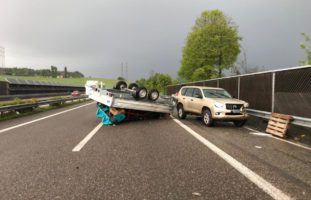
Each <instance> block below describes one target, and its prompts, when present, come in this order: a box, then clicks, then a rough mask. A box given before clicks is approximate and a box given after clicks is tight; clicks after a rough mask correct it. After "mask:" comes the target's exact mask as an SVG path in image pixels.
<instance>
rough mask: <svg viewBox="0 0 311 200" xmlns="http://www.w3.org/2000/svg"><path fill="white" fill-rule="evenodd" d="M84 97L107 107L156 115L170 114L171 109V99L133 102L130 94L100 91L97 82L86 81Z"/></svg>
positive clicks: (107, 90) (106, 90)
mask: <svg viewBox="0 0 311 200" xmlns="http://www.w3.org/2000/svg"><path fill="white" fill-rule="evenodd" d="M85 92H86V95H88V96H89V98H90V99H93V100H94V101H96V102H98V103H101V104H104V105H106V106H108V107H114V108H123V109H128V110H139V111H148V112H158V113H170V112H171V111H172V109H173V105H172V100H171V98H163V97H162V98H160V99H159V100H157V101H155V102H151V101H143V100H139V101H138V100H135V99H134V98H133V97H132V96H131V95H130V94H128V93H126V92H122V91H117V90H109V89H102V88H101V87H100V85H99V83H98V81H87V82H86V84H85Z"/></svg>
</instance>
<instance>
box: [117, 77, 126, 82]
mask: <svg viewBox="0 0 311 200" xmlns="http://www.w3.org/2000/svg"><path fill="white" fill-rule="evenodd" d="M117 80H118V81H126V79H125V78H124V77H122V76H119V77H118V78H117Z"/></svg>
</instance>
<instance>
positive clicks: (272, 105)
mask: <svg viewBox="0 0 311 200" xmlns="http://www.w3.org/2000/svg"><path fill="white" fill-rule="evenodd" d="M274 102H275V72H273V73H272V98H271V112H274V105H275V104H274Z"/></svg>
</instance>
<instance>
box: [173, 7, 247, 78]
mask: <svg viewBox="0 0 311 200" xmlns="http://www.w3.org/2000/svg"><path fill="white" fill-rule="evenodd" d="M240 40H241V38H240V37H239V36H238V31H237V27H236V26H235V25H234V23H233V22H232V20H231V19H229V18H228V17H227V16H226V15H224V13H223V12H222V11H220V10H207V11H204V12H203V13H202V14H201V16H200V17H199V18H197V20H196V22H195V25H194V26H193V28H192V31H191V32H190V33H189V34H188V36H187V40H186V44H185V46H184V48H183V52H182V53H183V54H182V60H181V68H180V69H179V72H178V74H179V76H180V77H182V78H184V79H186V80H188V81H196V80H202V79H209V78H214V77H221V76H222V72H223V70H224V69H228V68H230V66H231V65H232V64H233V63H234V62H235V61H236V59H237V56H238V55H239V53H240V44H239V41H240Z"/></svg>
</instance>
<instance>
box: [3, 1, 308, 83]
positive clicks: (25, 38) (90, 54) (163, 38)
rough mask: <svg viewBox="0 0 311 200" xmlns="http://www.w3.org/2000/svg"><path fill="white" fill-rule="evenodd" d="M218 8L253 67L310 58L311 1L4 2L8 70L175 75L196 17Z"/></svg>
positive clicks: (286, 64) (277, 65) (280, 65)
mask: <svg viewBox="0 0 311 200" xmlns="http://www.w3.org/2000/svg"><path fill="white" fill-rule="evenodd" d="M215 8H218V9H220V10H222V11H224V12H225V14H226V15H227V16H230V17H231V18H232V19H233V21H234V22H235V23H236V24H237V25H238V26H239V34H240V36H241V37H243V42H242V45H243V47H244V49H245V51H246V55H247V60H248V63H249V64H250V65H252V66H265V68H266V69H276V68H285V67H292V66H297V65H298V63H299V60H302V59H303V58H304V57H305V55H304V53H303V51H302V50H301V49H300V48H299V42H301V41H302V37H301V36H300V32H306V33H308V34H311V23H310V20H311V12H310V8H311V1H310V0H222V1H221V0H153V1H151V0H89V1H87V0H0V46H3V47H5V50H6V66H7V67H13V66H18V67H32V68H48V67H50V66H51V65H55V66H58V68H59V69H62V68H63V67H64V66H67V67H68V69H69V70H70V71H73V70H79V71H81V72H82V73H84V74H85V75H87V76H93V77H106V78H116V77H117V76H119V75H120V74H121V72H120V71H121V69H120V68H121V62H127V63H128V68H129V79H131V80H134V79H138V78H141V77H147V76H149V74H150V73H151V71H155V72H161V73H169V74H170V75H172V76H174V77H176V74H177V70H178V69H179V67H180V60H181V51H182V47H183V45H184V41H185V38H186V36H187V34H188V32H189V31H190V30H191V27H192V26H193V24H194V21H195V19H196V17H198V16H199V15H200V13H201V12H202V11H203V10H206V9H215Z"/></svg>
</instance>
